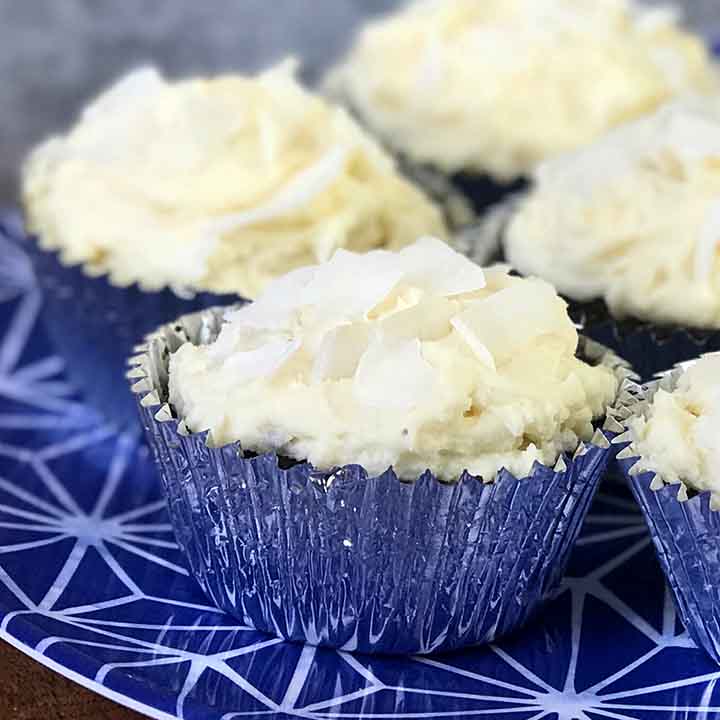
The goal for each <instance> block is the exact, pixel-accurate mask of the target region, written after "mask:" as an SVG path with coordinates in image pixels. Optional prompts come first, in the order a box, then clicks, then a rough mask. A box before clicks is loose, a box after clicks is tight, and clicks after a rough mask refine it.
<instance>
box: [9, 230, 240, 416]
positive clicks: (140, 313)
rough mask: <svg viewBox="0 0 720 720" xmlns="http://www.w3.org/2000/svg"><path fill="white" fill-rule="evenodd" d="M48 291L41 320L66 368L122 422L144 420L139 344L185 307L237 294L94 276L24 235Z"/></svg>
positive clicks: (94, 403)
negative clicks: (137, 388)
mask: <svg viewBox="0 0 720 720" xmlns="http://www.w3.org/2000/svg"><path fill="white" fill-rule="evenodd" d="M21 247H22V248H23V249H24V250H25V251H26V252H27V253H28V255H29V256H30V259H31V261H32V264H33V268H34V271H35V276H36V278H37V282H38V285H39V286H40V288H41V290H42V292H43V295H44V299H43V305H42V311H41V313H42V314H41V320H42V322H43V324H44V326H45V329H46V331H47V333H48V336H49V338H50V341H51V342H52V344H53V346H54V347H55V350H56V351H57V353H58V354H59V355H60V357H61V358H62V359H63V360H64V362H65V371H66V373H67V375H68V377H69V378H70V381H71V382H72V383H73V385H74V386H75V387H76V388H77V389H78V390H79V392H80V394H81V396H82V398H83V400H84V401H85V402H86V403H87V404H88V405H90V406H91V407H93V408H94V409H95V410H98V411H99V412H100V413H102V414H103V415H104V416H105V417H106V418H107V419H109V420H110V421H111V422H113V423H114V424H116V425H117V426H118V427H119V428H125V427H128V426H132V425H135V426H137V421H138V420H137V417H138V416H137V409H136V405H135V401H134V399H133V397H132V395H131V393H129V392H128V390H127V381H126V379H125V373H126V371H127V367H126V360H127V358H128V357H129V356H131V355H132V354H133V353H134V346H135V345H136V344H137V343H138V342H140V341H141V340H142V339H143V337H144V336H145V335H146V334H147V333H149V332H150V331H151V330H153V329H154V328H156V327H157V326H158V325H159V324H161V323H163V322H167V321H169V320H172V319H173V318H175V317H177V316H178V315H181V314H182V313H187V312H191V311H193V310H199V309H202V308H206V307H210V306H212V305H219V304H222V303H230V302H236V301H237V297H236V296H234V295H226V296H222V295H220V296H219V295H214V294H212V293H199V294H197V295H195V296H193V297H191V298H188V299H185V298H181V297H179V296H177V295H176V294H175V293H173V292H172V291H171V290H162V291H159V292H145V291H142V290H140V288H139V287H137V286H136V285H131V286H129V287H116V286H113V285H111V284H110V283H109V282H108V281H107V279H106V278H105V277H90V276H88V275H86V274H85V272H84V271H83V269H82V267H81V266H71V267H69V266H66V265H63V264H61V263H60V261H59V259H58V255H57V253H55V252H51V251H46V250H43V249H41V248H40V247H39V245H38V243H37V242H36V241H35V240H34V239H33V238H31V237H24V238H22V239H21Z"/></svg>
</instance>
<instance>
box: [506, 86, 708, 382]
mask: <svg viewBox="0 0 720 720" xmlns="http://www.w3.org/2000/svg"><path fill="white" fill-rule="evenodd" d="M719 197H720V96H715V97H712V98H710V97H698V96H695V97H689V98H684V99H682V100H676V101H673V102H672V103H669V104H667V105H665V106H663V107H662V108H660V109H659V110H658V111H657V112H655V113H653V114H651V115H648V116H647V117H644V118H642V119H640V120H638V121H635V122H633V123H629V124H627V125H624V126H623V127H621V128H618V129H616V130H614V131H613V132H611V133H609V134H608V135H607V136H605V137H604V138H603V139H601V140H599V141H598V142H596V143H594V144H593V145H591V146H588V147H586V148H584V149H582V150H579V151H576V152H575V153H571V154H568V155H566V156H564V157H561V158H556V159H555V160H552V161H549V162H547V163H544V164H543V165H541V166H540V168H539V169H538V170H537V172H536V174H535V186H534V188H533V190H532V191H531V192H530V193H528V194H527V196H526V197H525V198H524V199H522V200H521V201H520V202H519V205H518V206H517V207H516V209H515V210H514V212H513V214H512V217H511V219H510V220H509V223H508V224H507V226H506V227H505V230H504V240H505V241H504V251H505V257H506V259H507V260H508V261H509V262H510V263H512V265H513V266H514V267H515V268H517V269H518V270H519V271H520V272H522V273H526V274H533V275H538V276H540V277H542V278H544V279H545V280H548V281H550V282H552V283H553V284H554V285H555V287H556V288H557V289H558V290H559V291H560V293H562V294H563V295H565V296H566V297H568V298H570V299H571V300H572V301H573V302H572V309H573V314H574V316H576V317H577V319H578V321H579V322H582V323H583V324H584V326H585V332H587V333H588V334H589V335H590V336H591V337H593V338H595V339H596V340H598V341H600V342H602V343H604V344H607V345H610V346H612V347H614V348H615V349H617V350H618V352H619V353H620V354H621V355H623V357H626V358H627V359H628V360H629V361H630V362H631V363H632V364H633V366H634V367H635V369H636V370H638V372H639V373H640V374H641V375H642V377H643V378H644V379H650V378H651V377H652V376H653V374H654V373H656V372H659V371H661V370H664V369H665V368H668V367H672V366H673V365H674V364H675V363H677V362H680V361H683V360H688V359H690V358H693V357H697V355H699V354H701V353H702V352H709V351H714V350H720V204H719V203H718V198H719Z"/></svg>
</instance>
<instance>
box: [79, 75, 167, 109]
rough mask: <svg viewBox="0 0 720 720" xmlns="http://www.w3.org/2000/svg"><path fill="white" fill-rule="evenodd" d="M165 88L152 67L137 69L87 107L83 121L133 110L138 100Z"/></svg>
mask: <svg viewBox="0 0 720 720" xmlns="http://www.w3.org/2000/svg"><path fill="white" fill-rule="evenodd" d="M166 87H167V82H166V81H165V79H164V78H163V77H162V75H160V73H159V72H158V71H157V69H156V68H154V67H152V66H145V67H139V68H137V69H136V70H133V71H131V72H129V73H128V74H127V75H124V76H123V77H121V78H120V79H119V80H117V81H116V82H115V83H114V84H113V85H111V86H110V87H109V88H108V89H107V90H106V91H105V92H104V93H102V94H101V95H100V96H99V97H98V98H97V99H96V100H95V101H94V102H93V103H91V104H90V105H88V106H87V107H86V108H85V109H84V110H83V113H82V119H83V120H91V119H93V118H95V117H98V116H100V115H108V116H112V115H115V114H117V113H123V112H126V111H127V110H128V109H131V108H134V107H135V103H136V102H137V101H138V100H141V99H143V98H147V97H148V96H150V95H155V94H157V93H158V92H160V91H161V90H163V89H164V88H166Z"/></svg>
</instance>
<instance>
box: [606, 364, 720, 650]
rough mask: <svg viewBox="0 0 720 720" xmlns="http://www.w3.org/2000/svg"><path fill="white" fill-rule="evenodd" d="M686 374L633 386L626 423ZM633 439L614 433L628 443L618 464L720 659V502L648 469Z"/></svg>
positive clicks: (681, 606) (667, 568) (684, 612)
mask: <svg viewBox="0 0 720 720" xmlns="http://www.w3.org/2000/svg"><path fill="white" fill-rule="evenodd" d="M681 374H682V373H681V371H680V370H676V371H673V372H672V373H668V374H666V375H665V376H664V377H663V378H662V379H661V380H657V381H654V382H652V383H649V384H648V385H645V386H643V387H636V388H634V389H633V397H634V400H633V402H631V403H630V404H628V405H627V406H626V407H625V409H624V411H623V413H624V414H627V417H626V418H623V422H625V423H627V421H628V419H629V418H632V417H637V416H640V415H646V414H647V412H648V409H649V405H650V403H651V402H652V399H653V397H654V396H655V393H656V392H657V391H658V389H659V388H662V389H664V390H667V391H669V392H672V391H673V390H674V389H675V387H676V385H677V381H678V379H679V377H680V376H681ZM633 439H634V437H633V433H632V431H630V430H626V432H625V433H623V434H620V435H617V436H616V437H615V438H614V440H613V443H614V444H616V445H619V446H622V448H623V449H622V450H621V451H620V452H619V453H618V455H617V463H618V464H619V466H620V468H621V470H622V472H623V473H624V475H625V476H626V478H627V479H628V482H629V484H630V487H631V489H632V491H633V494H634V495H635V497H636V498H637V501H638V503H639V504H640V507H641V509H642V512H643V515H644V517H645V520H646V521H647V524H648V527H649V528H650V534H651V536H652V540H653V544H654V545H655V550H656V552H657V556H658V559H659V560H660V565H661V566H662V569H663V571H664V573H665V576H666V578H667V581H668V584H669V585H670V587H671V589H672V592H673V595H674V597H675V603H676V606H677V609H678V612H679V614H680V618H681V619H682V621H683V624H684V625H685V627H686V628H687V630H688V632H689V634H690V636H691V637H692V639H693V641H694V642H695V643H696V644H697V645H698V646H699V647H701V648H703V649H704V650H705V651H706V652H707V653H708V654H709V655H710V657H711V658H712V659H713V660H714V661H715V662H717V663H720V513H719V512H718V509H719V507H720V506H718V504H717V503H716V502H715V501H714V500H713V498H712V497H711V495H710V493H709V492H700V493H693V492H692V491H690V492H688V488H687V487H686V486H685V485H684V484H677V483H675V484H668V483H666V482H665V481H664V480H663V478H662V477H661V476H660V475H658V474H657V473H655V472H653V471H651V470H648V469H647V467H646V466H645V465H644V463H643V459H642V457H641V454H640V452H639V451H638V449H637V448H636V447H635V446H634V444H633ZM718 471H719V472H720V468H718Z"/></svg>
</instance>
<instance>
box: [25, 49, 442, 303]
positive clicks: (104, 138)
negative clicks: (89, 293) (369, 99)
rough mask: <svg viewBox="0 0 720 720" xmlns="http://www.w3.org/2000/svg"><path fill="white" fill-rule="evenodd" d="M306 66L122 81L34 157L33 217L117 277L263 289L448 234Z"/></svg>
mask: <svg viewBox="0 0 720 720" xmlns="http://www.w3.org/2000/svg"><path fill="white" fill-rule="evenodd" d="M294 71H295V65H294V63H292V62H287V63H284V64H281V65H280V66H278V67H276V68H274V69H271V70H269V71H267V72H264V73H262V74H260V75H258V76H254V77H247V76H240V75H227V76H219V77H214V78H210V79H190V80H183V81H180V82H169V81H167V80H165V79H164V78H162V77H161V76H160V75H159V74H158V72H157V71H156V70H154V69H152V68H145V69H141V70H138V71H136V72H134V73H131V74H130V75H128V76H126V77H125V78H123V79H121V80H120V81H118V82H117V83H116V84H115V85H114V86H113V87H111V88H110V89H109V90H107V91H106V92H104V93H103V94H101V95H100V97H99V98H97V99H96V100H95V101H94V102H93V103H92V104H91V105H90V106H88V107H87V108H86V109H85V110H84V111H83V112H82V114H81V116H80V118H79V120H78V122H77V124H76V125H75V127H73V128H72V129H71V130H70V132H69V133H68V134H66V135H64V136H58V137H54V138H51V139H49V140H48V141H46V142H45V143H43V144H42V145H40V146H39V147H38V148H37V149H36V150H35V151H34V152H33V153H32V155H31V156H30V158H29V160H28V163H27V165H26V167H25V170H24V175H23V193H24V199H25V206H26V210H27V215H28V219H29V224H30V227H31V229H32V230H33V231H35V232H37V233H38V234H39V236H40V242H41V243H42V244H43V245H44V246H45V247H49V248H54V249H59V250H60V252H61V257H62V258H63V259H64V261H66V262H68V263H83V264H84V265H85V266H86V267H87V268H88V269H89V270H90V271H91V272H94V273H105V272H107V273H109V275H110V279H111V281H113V282H114V283H116V284H120V285H126V284H130V283H132V282H138V283H139V284H140V285H141V286H142V287H145V288H147V289H156V288H160V287H164V286H168V285H169V286H175V287H178V286H179V287H189V288H190V289H192V290H198V289H199V290H212V291H216V292H238V293H240V294H243V295H246V296H250V297H254V296H255V295H256V294H257V293H258V292H259V291H260V290H261V289H262V287H263V286H264V284H265V283H266V282H267V281H268V280H269V279H271V278H272V277H276V276H277V275H280V274H282V273H284V272H287V271H288V270H291V269H293V268H295V267H299V266H302V265H307V264H312V263H315V262H318V261H321V260H325V259H327V258H328V257H330V256H331V255H332V253H333V252H334V250H335V249H337V248H338V247H348V248H351V249H354V250H358V251H363V250H367V249H373V248H377V247H385V246H387V247H402V246H403V245H406V244H408V243H409V242H412V241H413V240H414V239H415V238H416V237H417V235H418V234H419V233H421V232H433V233H436V234H439V235H441V236H442V235H443V234H444V232H445V229H444V224H443V221H442V219H441V216H440V213H439V212H438V210H437V209H436V208H435V207H434V206H433V205H432V204H431V203H430V201H429V200H428V199H427V198H426V197H425V196H424V195H423V194H422V193H421V192H420V191H419V190H417V189H416V188H415V187H413V186H412V185H411V184H410V183H408V182H407V181H405V180H404V179H403V178H401V177H400V175H399V174H398V172H397V171H396V168H395V165H394V161H393V160H392V158H391V157H390V156H388V155H387V154H385V153H384V152H383V151H382V150H381V148H380V147H379V146H378V145H377V144H376V143H375V142H374V141H373V140H372V139H371V138H370V137H369V136H368V135H367V134H365V133H364V132H363V131H362V130H361V129H360V127H359V126H358V125H357V124H356V123H355V122H354V121H353V120H352V119H351V118H350V117H349V116H348V115H347V114H346V113H345V111H343V110H342V109H341V108H338V107H335V106H332V105H330V104H328V103H327V102H326V101H324V100H323V99H321V98H320V97H318V96H315V95H313V94H311V93H310V92H308V91H307V90H305V89H303V88H302V87H301V86H300V85H299V84H298V83H297V82H296V80H295V78H294Z"/></svg>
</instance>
